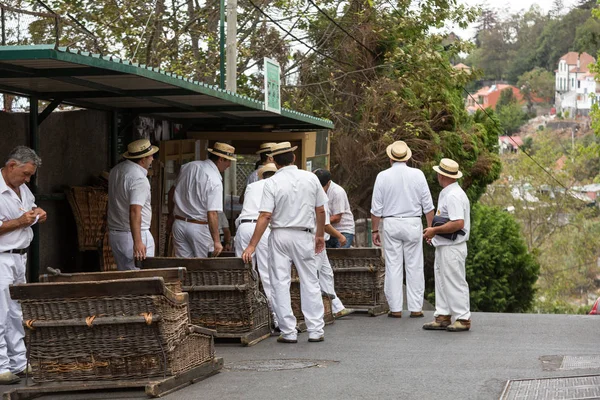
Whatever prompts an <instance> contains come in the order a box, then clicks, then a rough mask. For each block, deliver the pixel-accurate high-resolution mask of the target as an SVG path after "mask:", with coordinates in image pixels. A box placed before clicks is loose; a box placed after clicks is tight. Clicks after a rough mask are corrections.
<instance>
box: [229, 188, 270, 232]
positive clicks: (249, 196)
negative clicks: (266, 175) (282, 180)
mask: <svg viewBox="0 0 600 400" xmlns="http://www.w3.org/2000/svg"><path fill="white" fill-rule="evenodd" d="M266 182H267V181H266V180H265V179H263V180H260V181H257V182H254V183H251V184H250V185H248V186H246V192H244V205H243V206H242V212H241V213H240V216H239V217H238V219H236V220H235V226H236V228H237V227H238V226H240V222H241V221H242V220H244V219H258V214H259V213H260V211H259V210H260V202H261V200H262V196H263V190H264V188H265V183H266Z"/></svg>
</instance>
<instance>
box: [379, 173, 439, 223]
mask: <svg viewBox="0 0 600 400" xmlns="http://www.w3.org/2000/svg"><path fill="white" fill-rule="evenodd" d="M432 210H433V200H432V199H431V193H430V192H429V186H427V180H426V179H425V174H423V171H421V170H420V169H417V168H411V167H409V166H408V165H406V163H403V162H395V163H394V164H393V165H392V166H391V167H390V168H388V169H386V170H385V171H381V172H380V173H379V174H377V179H375V186H374V187H373V198H372V200H371V214H373V215H374V216H376V217H384V218H385V217H420V216H421V215H422V214H427V213H428V212H430V211H432Z"/></svg>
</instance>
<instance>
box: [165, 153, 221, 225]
mask: <svg viewBox="0 0 600 400" xmlns="http://www.w3.org/2000/svg"><path fill="white" fill-rule="evenodd" d="M173 200H174V202H175V209H174V213H175V215H179V216H180V217H184V218H191V219H195V220H197V221H208V219H207V213H208V211H223V178H222V177H221V173H220V172H219V169H218V168H217V166H216V165H215V163H214V162H212V161H211V160H204V161H192V162H189V163H187V164H184V165H183V166H182V167H181V171H180V172H179V176H178V177H177V182H176V183H175V195H174V197H173Z"/></svg>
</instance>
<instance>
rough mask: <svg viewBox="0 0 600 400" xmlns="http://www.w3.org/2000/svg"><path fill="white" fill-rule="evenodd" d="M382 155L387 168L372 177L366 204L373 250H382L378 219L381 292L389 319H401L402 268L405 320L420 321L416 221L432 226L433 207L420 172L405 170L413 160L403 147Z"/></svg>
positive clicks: (420, 239)
mask: <svg viewBox="0 0 600 400" xmlns="http://www.w3.org/2000/svg"><path fill="white" fill-rule="evenodd" d="M386 152H387V155H388V157H389V159H390V165H391V167H390V168H388V169H386V170H385V171H382V172H380V173H379V174H378V175H377V179H376V180H375V186H374V187H373V198H372V201H371V221H372V227H373V231H372V235H373V244H375V245H376V246H381V244H382V241H381V236H380V234H379V224H380V221H381V220H382V219H383V220H384V222H383V229H382V230H383V235H382V236H383V250H384V255H385V283H384V290H385V297H386V299H387V301H388V304H389V306H390V312H389V313H388V316H389V317H393V318H401V317H402V307H403V304H402V303H403V296H402V278H403V272H404V271H403V269H404V266H405V267H406V291H407V293H406V298H407V302H408V309H409V311H410V317H411V318H419V317H422V316H423V311H422V309H423V296H424V294H425V276H424V272H423V237H422V233H421V232H423V222H422V221H421V216H422V215H423V214H425V217H426V219H427V226H428V227H429V226H431V221H432V220H433V201H432V200H431V193H430V192H429V187H428V186H427V181H426V179H425V175H424V174H423V171H421V170H419V169H417V168H411V167H409V166H408V165H406V162H407V161H408V160H409V159H410V157H411V156H412V152H411V150H410V148H409V147H408V146H407V145H406V143H404V142H403V141H397V142H394V143H393V144H391V145H389V146H388V147H387V150H386Z"/></svg>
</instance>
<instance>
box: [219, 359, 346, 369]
mask: <svg viewBox="0 0 600 400" xmlns="http://www.w3.org/2000/svg"><path fill="white" fill-rule="evenodd" d="M335 362H336V361H328V360H303V359H281V360H249V361H240V362H236V363H234V364H228V365H226V366H225V368H227V369H229V370H235V371H284V370H288V369H304V368H312V367H322V366H325V365H327V364H331V363H335Z"/></svg>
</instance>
